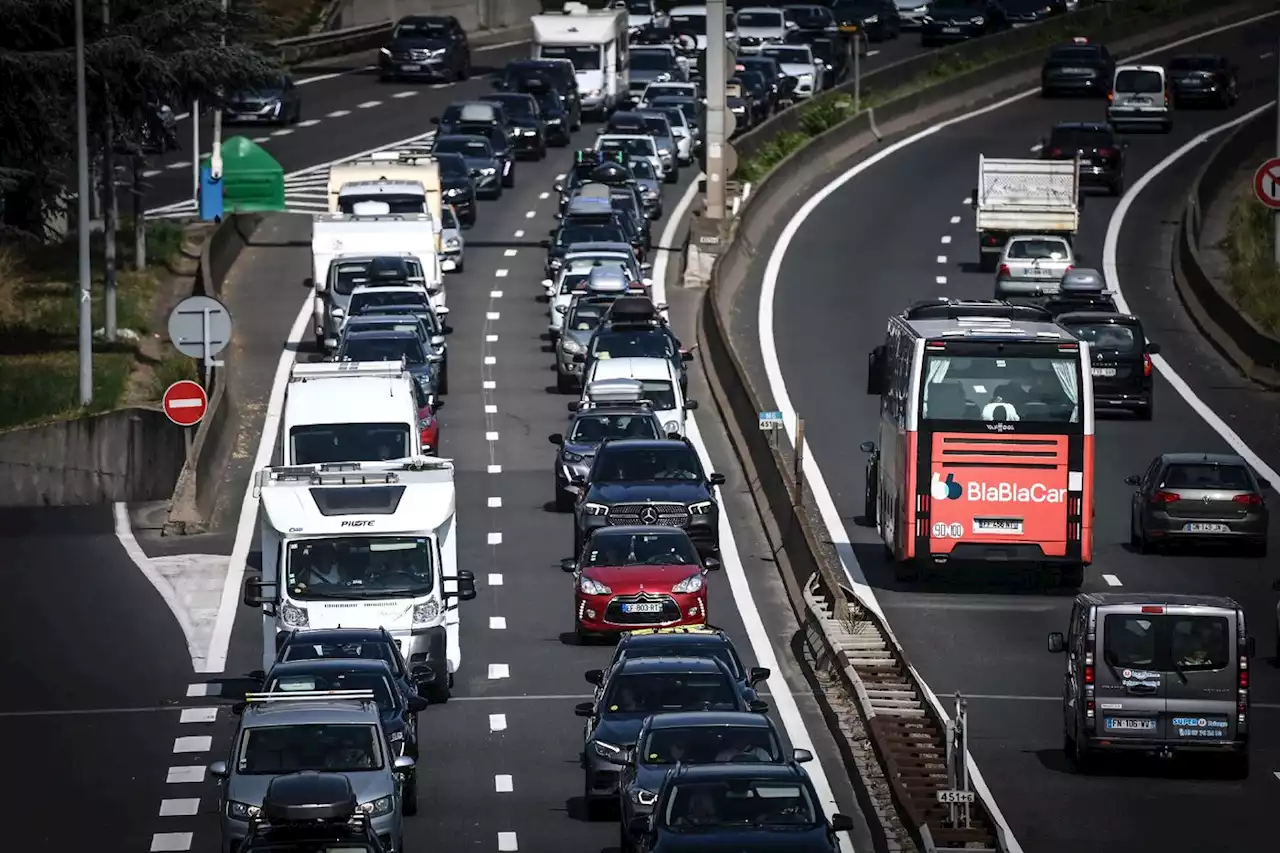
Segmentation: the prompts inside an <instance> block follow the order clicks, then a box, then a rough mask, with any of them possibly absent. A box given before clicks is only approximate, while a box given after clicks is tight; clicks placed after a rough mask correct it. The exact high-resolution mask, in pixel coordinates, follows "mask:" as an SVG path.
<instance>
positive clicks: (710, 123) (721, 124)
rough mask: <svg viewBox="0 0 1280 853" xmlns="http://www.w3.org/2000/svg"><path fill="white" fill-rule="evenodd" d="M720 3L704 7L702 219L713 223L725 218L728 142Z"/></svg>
mask: <svg viewBox="0 0 1280 853" xmlns="http://www.w3.org/2000/svg"><path fill="white" fill-rule="evenodd" d="M724 18H725V3H724V0H709V2H708V3H707V51H706V69H707V204H706V211H705V212H704V213H703V216H704V218H706V219H708V220H710V221H711V222H713V223H719V222H723V221H724V218H725V203H724V194H725V187H724V184H725V177H726V176H725V168H724V157H725V155H724V146H725V144H726V143H727V142H728V139H727V136H728V134H726V133H725V132H724V131H725V118H724V114H725V97H724V92H725V83H726V81H725V71H726V69H725V61H726V58H727V56H728V49H727V45H726V43H725V39H726V37H727V33H726V32H725V29H726V28H725V20H724Z"/></svg>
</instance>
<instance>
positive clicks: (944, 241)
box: [942, 234, 951, 246]
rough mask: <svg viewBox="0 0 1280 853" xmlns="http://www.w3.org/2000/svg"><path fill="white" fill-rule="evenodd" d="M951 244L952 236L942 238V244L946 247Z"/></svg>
mask: <svg viewBox="0 0 1280 853" xmlns="http://www.w3.org/2000/svg"><path fill="white" fill-rule="evenodd" d="M950 242H951V236H950V235H947V234H944V235H943V236H942V244H943V245H944V246H945V245H946V244H947V243H950Z"/></svg>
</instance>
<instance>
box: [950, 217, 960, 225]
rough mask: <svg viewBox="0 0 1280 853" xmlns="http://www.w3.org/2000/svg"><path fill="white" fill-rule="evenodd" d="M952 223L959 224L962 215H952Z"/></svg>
mask: <svg viewBox="0 0 1280 853" xmlns="http://www.w3.org/2000/svg"><path fill="white" fill-rule="evenodd" d="M951 224H952V225H959V224H960V217H959V216H953V217H951Z"/></svg>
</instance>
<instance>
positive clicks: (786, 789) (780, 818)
mask: <svg viewBox="0 0 1280 853" xmlns="http://www.w3.org/2000/svg"><path fill="white" fill-rule="evenodd" d="M661 819H662V824H663V826H664V827H666V828H668V829H671V830H674V831H676V832H689V831H697V830H700V829H706V828H708V827H734V826H805V827H808V826H814V825H816V824H817V823H818V818H817V817H816V811H815V809H814V804H813V801H812V799H810V797H809V792H808V791H807V790H805V788H804V786H802V785H798V784H795V783H789V782H780V781H777V780H774V779H743V778H741V777H737V778H733V779H731V780H726V781H716V782H680V783H679V784H677V785H675V786H674V787H673V788H672V790H671V792H670V793H669V794H668V795H667V799H666V802H665V807H664V808H663V809H662V814H661Z"/></svg>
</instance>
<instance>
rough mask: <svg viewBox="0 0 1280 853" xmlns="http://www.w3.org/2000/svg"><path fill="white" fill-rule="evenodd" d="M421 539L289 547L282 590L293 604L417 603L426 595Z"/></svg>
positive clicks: (428, 550)
mask: <svg viewBox="0 0 1280 853" xmlns="http://www.w3.org/2000/svg"><path fill="white" fill-rule="evenodd" d="M432 550H433V545H432V540H431V539H430V538H429V537H426V536H334V537H328V538H324V539H302V540H297V541H293V542H290V543H289V544H288V553H287V561H286V565H285V573H284V578H285V588H286V589H287V590H288V591H289V597H290V598H291V599H293V600H294V601H317V600H324V599H334V598H341V599H351V598H418V597H420V596H423V595H427V594H429V593H430V592H431V587H432V581H433V578H434V560H433V559H432Z"/></svg>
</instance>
